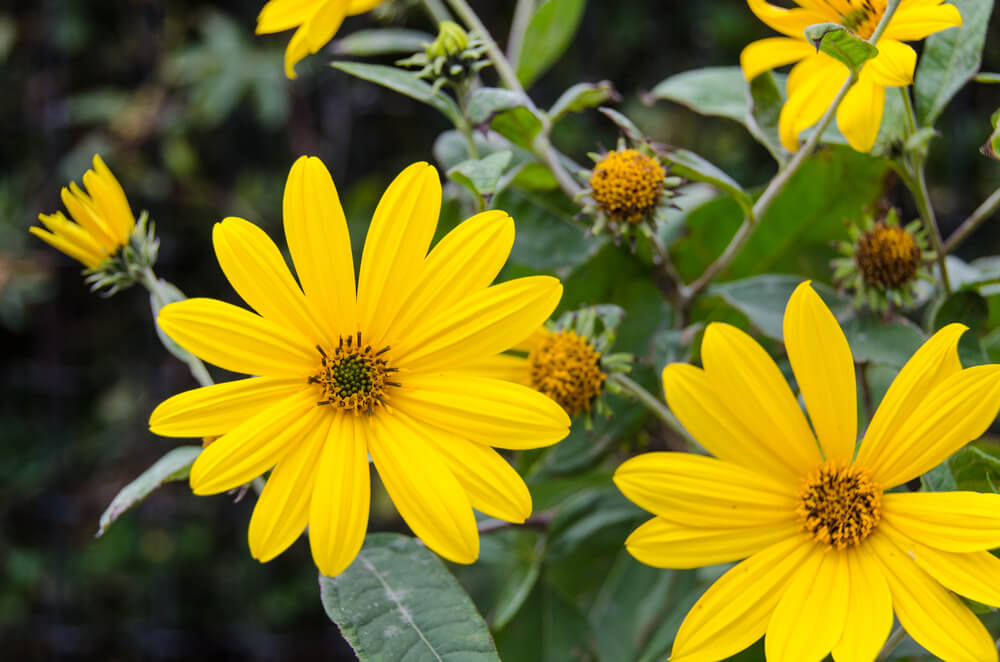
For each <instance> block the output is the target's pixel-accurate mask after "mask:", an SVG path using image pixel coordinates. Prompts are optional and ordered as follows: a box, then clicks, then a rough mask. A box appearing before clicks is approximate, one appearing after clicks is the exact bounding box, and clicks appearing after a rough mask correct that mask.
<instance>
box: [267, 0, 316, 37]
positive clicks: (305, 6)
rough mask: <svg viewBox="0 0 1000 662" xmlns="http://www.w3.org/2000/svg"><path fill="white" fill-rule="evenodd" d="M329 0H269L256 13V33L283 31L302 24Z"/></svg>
mask: <svg viewBox="0 0 1000 662" xmlns="http://www.w3.org/2000/svg"><path fill="white" fill-rule="evenodd" d="M329 1H330V0H270V2H268V3H267V4H266V5H264V8H263V9H261V10H260V14H258V15H257V34H270V33H272V32H284V31H285V30H291V29H292V28H294V27H296V26H299V25H302V24H303V23H305V22H306V21H308V20H309V19H310V18H311V17H312V16H313V15H314V14H315V13H316V11H317V10H318V9H319V6H320V5H321V4H323V3H324V2H329Z"/></svg>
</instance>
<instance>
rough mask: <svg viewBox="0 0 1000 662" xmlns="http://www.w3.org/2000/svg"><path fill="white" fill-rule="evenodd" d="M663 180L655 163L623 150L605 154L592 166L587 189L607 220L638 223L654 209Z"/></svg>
mask: <svg viewBox="0 0 1000 662" xmlns="http://www.w3.org/2000/svg"><path fill="white" fill-rule="evenodd" d="M666 177H667V173H666V171H665V170H664V169H663V166H661V165H660V164H659V162H658V161H657V160H656V159H654V158H653V157H651V156H647V155H646V154H643V153H642V152H640V151H639V150H637V149H624V150H618V151H614V152H608V154H607V156H605V157H604V158H603V159H602V160H601V161H599V162H598V163H597V165H595V166H594V170H593V173H592V174H591V176H590V188H591V190H592V191H593V196H594V201H595V202H597V205H598V206H599V207H600V209H601V211H603V212H604V213H605V214H607V215H608V217H609V218H611V219H613V220H616V221H625V222H628V223H637V222H639V221H640V220H642V218H643V217H644V216H645V215H646V214H648V213H649V212H651V211H652V210H653V209H655V208H656V205H657V202H659V199H660V194H661V193H663V182H664V180H665V179H666Z"/></svg>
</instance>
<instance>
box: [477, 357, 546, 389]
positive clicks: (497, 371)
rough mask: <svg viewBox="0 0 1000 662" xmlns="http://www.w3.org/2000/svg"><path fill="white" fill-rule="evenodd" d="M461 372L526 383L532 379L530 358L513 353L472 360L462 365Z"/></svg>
mask: <svg viewBox="0 0 1000 662" xmlns="http://www.w3.org/2000/svg"><path fill="white" fill-rule="evenodd" d="M460 372H464V373H468V374H471V375H478V376H479V377H490V378H492V379H505V380H507V381H509V382H514V383H515V384H525V385H527V384H528V383H529V380H530V379H531V372H530V369H529V367H528V359H527V358H525V357H523V356H515V355H513V354H496V355H495V356H491V357H489V358H486V359H481V360H479V361H470V362H468V363H466V364H465V365H464V366H462V368H461V369H460Z"/></svg>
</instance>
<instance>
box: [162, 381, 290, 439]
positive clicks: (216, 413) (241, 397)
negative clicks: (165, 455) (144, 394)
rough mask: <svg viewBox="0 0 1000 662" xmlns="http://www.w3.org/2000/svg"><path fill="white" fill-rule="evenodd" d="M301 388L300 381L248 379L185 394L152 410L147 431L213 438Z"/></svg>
mask: <svg viewBox="0 0 1000 662" xmlns="http://www.w3.org/2000/svg"><path fill="white" fill-rule="evenodd" d="M302 388H303V383H302V380H301V379H273V378H270V377H251V378H250V379H237V380H236V381H232V382H224V383H222V384H213V385H212V386H203V387H202V388H196V389H192V390H190V391H184V392H183V393H178V394H177V395H175V396H173V397H172V398H169V399H167V400H164V401H163V402H161V403H160V404H159V405H158V406H157V407H156V409H154V410H153V413H152V414H150V415H149V429H150V430H151V431H152V432H153V433H154V434H158V435H160V436H163V437H216V436H219V435H223V434H225V433H227V432H229V431H230V430H232V429H233V428H235V427H237V426H238V425H239V424H240V423H243V422H244V421H246V420H247V419H248V418H251V417H252V416H254V415H255V414H257V413H259V412H260V411H261V410H262V409H265V408H267V407H268V406H269V405H271V404H275V403H277V402H279V401H280V400H283V399H285V398H286V397H288V396H290V395H292V394H294V393H297V392H298V391H301V390H302Z"/></svg>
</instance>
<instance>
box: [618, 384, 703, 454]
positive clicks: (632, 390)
mask: <svg viewBox="0 0 1000 662" xmlns="http://www.w3.org/2000/svg"><path fill="white" fill-rule="evenodd" d="M608 381H609V382H611V383H614V384H615V385H617V386H618V387H619V388H621V389H622V390H623V391H624V392H626V393H628V394H629V395H631V396H633V397H634V398H635V399H636V400H638V401H639V402H641V403H642V404H643V406H645V407H646V409H648V410H649V411H650V412H652V413H653V414H655V415H656V417H657V418H659V419H660V420H661V421H663V422H664V423H665V424H666V425H667V427H668V428H670V429H671V430H672V431H674V432H676V433H677V435H678V436H680V437H681V438H682V439H684V440H685V441H686V442H687V443H688V444H689V445H690V446H691V447H692V448H701V444H699V443H698V442H697V441H696V440H695V438H694V437H692V436H691V435H690V434H688V431H687V430H685V429H684V426H683V425H681V422H680V421H678V420H677V417H676V416H674V414H673V412H671V411H670V410H669V409H667V405H666V404H665V403H664V402H663V401H662V400H660V398H657V397H655V396H653V394H652V393H650V392H649V391H647V390H646V389H644V388H643V387H642V386H640V385H639V384H638V383H636V382H635V381H633V380H632V379H631V378H629V377H626V376H625V375H623V374H622V373H620V372H616V373H612V374H611V375H609V376H608Z"/></svg>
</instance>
